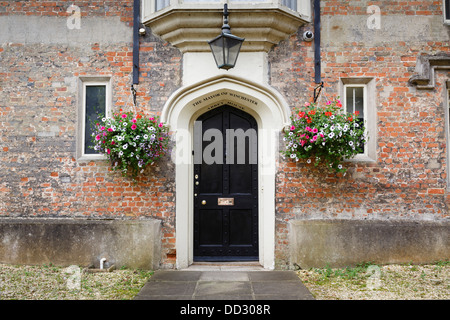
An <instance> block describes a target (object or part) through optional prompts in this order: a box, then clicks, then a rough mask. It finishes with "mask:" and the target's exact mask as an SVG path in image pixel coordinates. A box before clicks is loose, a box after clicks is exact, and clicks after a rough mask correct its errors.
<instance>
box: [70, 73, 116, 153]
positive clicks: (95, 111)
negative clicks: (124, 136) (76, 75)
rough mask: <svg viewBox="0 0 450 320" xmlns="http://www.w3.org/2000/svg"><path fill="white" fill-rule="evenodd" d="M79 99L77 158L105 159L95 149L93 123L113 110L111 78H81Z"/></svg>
mask: <svg viewBox="0 0 450 320" xmlns="http://www.w3.org/2000/svg"><path fill="white" fill-rule="evenodd" d="M78 89H79V95H78V97H79V99H78V134H77V158H78V159H79V160H95V159H103V158H104V156H103V155H101V154H99V153H98V152H97V151H96V150H95V149H93V147H94V144H93V143H92V134H93V132H94V131H93V125H95V123H98V122H99V116H100V115H103V116H108V115H109V114H110V110H111V101H110V100H111V85H110V79H109V78H105V77H83V78H80V81H79V85H78Z"/></svg>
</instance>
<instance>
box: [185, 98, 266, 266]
mask: <svg viewBox="0 0 450 320" xmlns="http://www.w3.org/2000/svg"><path fill="white" fill-rule="evenodd" d="M193 202H194V261H257V260H258V259H259V255H258V250H259V245H258V126H257V123H256V120H255V119H254V118H253V117H252V116H251V115H250V114H248V113H246V112H244V111H242V110H239V109H237V108H234V107H231V106H229V105H222V106H220V107H217V108H214V109H212V110H210V111H208V112H206V113H204V114H202V115H201V116H200V117H199V118H198V119H197V120H196V121H195V125H194V199H193Z"/></svg>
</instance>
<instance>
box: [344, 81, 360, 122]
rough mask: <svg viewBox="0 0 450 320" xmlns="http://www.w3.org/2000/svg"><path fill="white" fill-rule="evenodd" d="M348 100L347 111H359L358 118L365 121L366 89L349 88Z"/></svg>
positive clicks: (347, 91) (347, 92) (347, 90)
mask: <svg viewBox="0 0 450 320" xmlns="http://www.w3.org/2000/svg"><path fill="white" fill-rule="evenodd" d="M346 100H347V101H346V111H347V112H348V113H354V112H355V111H358V112H359V115H358V118H360V119H364V88H363V87H347V89H346Z"/></svg>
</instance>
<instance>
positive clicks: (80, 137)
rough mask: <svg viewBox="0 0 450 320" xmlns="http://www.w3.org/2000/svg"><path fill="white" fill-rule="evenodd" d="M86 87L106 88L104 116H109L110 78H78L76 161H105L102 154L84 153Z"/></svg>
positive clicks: (110, 102) (110, 104)
mask: <svg viewBox="0 0 450 320" xmlns="http://www.w3.org/2000/svg"><path fill="white" fill-rule="evenodd" d="M87 85H105V86H106V115H108V116H109V115H110V112H111V106H112V92H111V91H112V85H111V77H110V76H83V77H79V78H78V95H77V133H76V141H77V143H76V159H77V160H78V161H92V160H105V159H106V157H105V156H104V155H102V154H85V153H84V150H83V149H84V130H85V126H86V124H85V110H86V105H85V101H86V99H85V98H86V91H85V88H86V86H87Z"/></svg>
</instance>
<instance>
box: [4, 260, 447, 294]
mask: <svg viewBox="0 0 450 320" xmlns="http://www.w3.org/2000/svg"><path fill="white" fill-rule="evenodd" d="M152 274H153V272H152V271H148V270H131V269H127V268H121V269H120V270H114V271H112V272H101V273H89V272H85V271H84V270H83V269H81V268H80V267H77V266H72V267H69V268H62V267H57V266H54V265H45V266H13V265H6V264H0V300H131V299H133V298H134V297H135V296H136V295H137V294H138V293H139V291H140V290H141V288H142V286H143V285H144V284H145V283H146V282H147V281H148V279H149V278H150V277H151V276H152ZM298 275H299V277H300V279H301V280H302V281H303V283H304V284H305V286H306V287H307V288H308V289H309V290H310V291H311V293H312V294H313V295H314V297H315V298H316V299H317V300H375V299H376V300H387V299H388V300H418V299H427V300H448V299H450V283H449V280H450V261H438V262H436V263H433V264H428V265H414V264H404V265H375V264H372V263H362V264H360V265H357V266H354V267H349V268H330V267H329V266H327V267H325V268H312V269H310V270H300V271H298Z"/></svg>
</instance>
